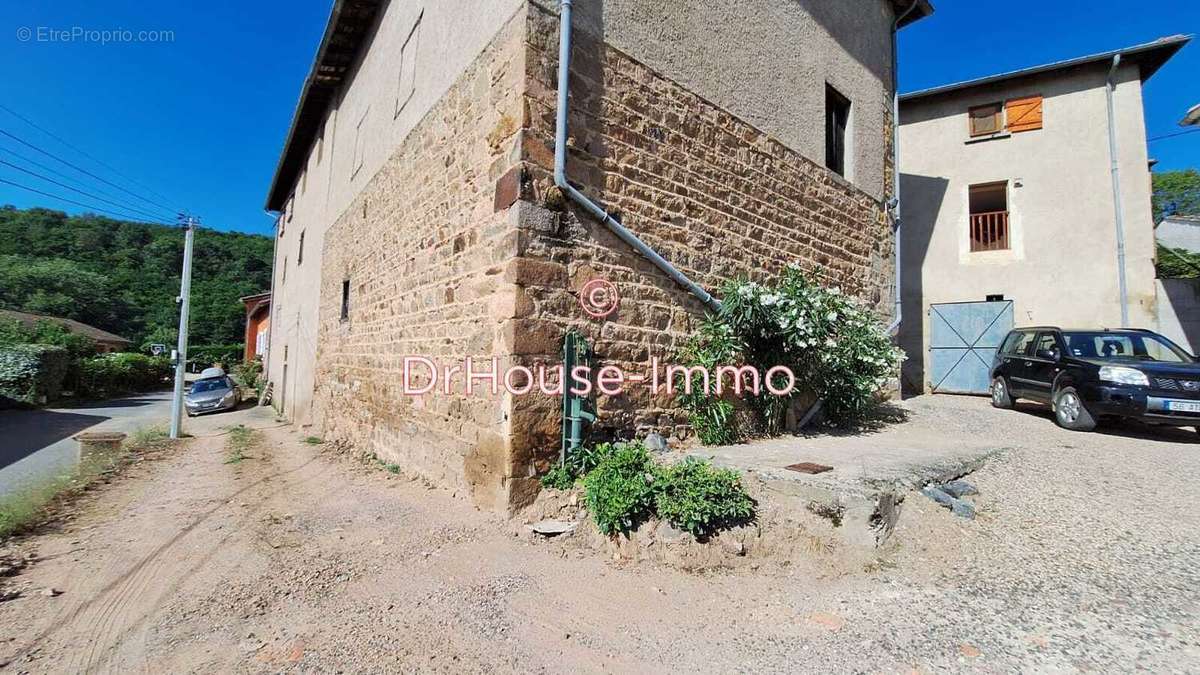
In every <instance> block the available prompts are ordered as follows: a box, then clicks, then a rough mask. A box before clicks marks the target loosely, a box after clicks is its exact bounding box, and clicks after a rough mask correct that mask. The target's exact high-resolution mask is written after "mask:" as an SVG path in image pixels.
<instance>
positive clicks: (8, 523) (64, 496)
mask: <svg viewBox="0 0 1200 675" xmlns="http://www.w3.org/2000/svg"><path fill="white" fill-rule="evenodd" d="M170 443H172V441H171V440H170V439H168V438H167V433H166V432H165V431H164V430H162V429H160V428H153V427H152V428H146V429H139V430H137V431H135V432H134V433H133V434H131V435H130V436H129V438H127V439H126V440H125V442H124V444H123V445H122V447H121V450H120V452H119V453H118V454H116V455H114V456H111V457H90V458H88V459H87V460H85V461H81V462H80V463H79V464H78V465H77V466H75V467H74V468H73V469H71V470H70V471H67V472H64V473H62V474H59V475H57V476H53V477H50V478H47V479H45V480H41V481H37V482H35V483H31V484H29V485H25V486H21V487H18V488H17V489H16V490H13V491H10V492H8V493H7V494H5V495H3V496H2V497H0V539H5V538H7V537H10V536H12V535H15V534H20V533H22V532H27V531H29V530H32V529H34V528H35V527H37V526H38V525H41V524H43V523H44V522H46V521H47V520H49V519H51V517H52V516H53V515H54V512H55V510H56V509H57V508H59V507H61V506H63V505H65V504H66V503H68V502H69V501H70V500H72V499H74V498H75V497H77V496H78V495H79V494H81V493H82V492H83V491H84V490H86V489H87V488H88V487H89V486H90V485H92V484H93V483H95V482H96V481H97V480H98V479H100V478H101V477H103V476H106V475H111V474H113V473H115V472H117V471H119V470H120V469H121V468H122V467H123V466H124V465H125V464H126V463H127V461H128V458H129V457H131V456H132V455H136V454H140V453H144V452H146V451H148V450H154V449H160V448H162V447H164V446H166V445H168V444H170Z"/></svg>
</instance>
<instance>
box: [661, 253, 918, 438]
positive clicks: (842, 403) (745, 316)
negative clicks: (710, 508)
mask: <svg viewBox="0 0 1200 675" xmlns="http://www.w3.org/2000/svg"><path fill="white" fill-rule="evenodd" d="M723 295H724V298H723V300H722V307H721V311H720V312H719V313H718V314H716V315H711V316H709V317H708V319H707V320H706V321H705V323H704V324H703V325H702V326H701V330H700V333H699V334H698V335H697V336H696V337H695V338H694V339H693V340H692V341H691V342H690V343H689V344H688V345H687V347H686V348H685V349H684V351H683V354H682V355H681V358H682V360H684V361H685V362H686V363H687V364H688V365H705V366H711V365H712V364H714V363H721V364H729V365H738V366H740V365H750V366H755V367H756V368H757V369H758V371H759V372H760V373H766V372H767V371H768V370H769V369H771V368H773V367H775V366H780V365H782V366H786V367H788V368H789V369H790V370H791V371H792V373H793V374H794V375H795V376H796V390H795V392H794V393H793V394H792V397H795V396H799V395H801V394H803V393H804V392H805V391H810V392H813V393H815V394H816V395H817V396H818V397H820V398H821V399H822V401H823V402H824V403H823V410H824V411H825V415H826V418H827V419H828V420H829V421H830V422H833V423H835V424H839V425H847V424H853V423H854V422H856V421H859V420H861V419H862V418H863V417H864V416H865V415H866V414H867V413H868V412H869V411H870V409H871V407H872V406H873V405H874V402H875V396H876V394H877V393H878V392H879V391H880V389H881V388H882V387H883V385H884V384H885V383H886V382H887V379H888V378H889V377H891V376H893V375H894V374H895V370H896V366H897V364H898V363H899V362H900V360H901V359H903V358H904V352H902V351H901V350H899V349H898V348H896V347H895V346H894V345H893V344H892V341H891V338H890V337H889V336H888V334H887V330H886V327H885V326H884V325H883V323H882V322H881V321H880V320H879V319H878V318H877V317H876V316H875V315H874V314H872V313H871V311H870V310H869V309H867V308H866V307H864V306H863V305H862V304H861V303H860V302H859V301H858V300H857V299H855V298H852V297H849V296H846V295H844V294H842V293H841V292H840V291H839V290H838V289H837V288H825V287H823V286H821V285H819V284H816V283H814V282H812V281H810V280H809V279H808V278H807V277H805V276H804V274H803V273H802V272H801V271H800V270H799V269H798V268H796V267H791V266H789V267H788V269H787V270H786V271H785V272H784V273H783V275H782V276H781V278H780V279H779V280H778V282H777V283H776V284H775V285H773V286H767V285H763V284H758V283H754V282H751V281H735V282H731V283H729V284H726V286H725V288H724V290H723ZM779 377H781V378H782V379H783V380H784V381H783V382H782V383H780V384H786V376H779ZM712 386H713V387H714V388H715V382H714V383H712ZM726 389H728V384H726ZM707 393H708V394H709V395H703V394H704V392H697V391H695V390H693V393H692V395H690V396H688V395H685V396H684V397H683V404H684V405H685V406H686V407H687V408H688V409H689V410H690V412H691V413H692V422H693V426H694V428H695V429H696V431H697V433H698V434H699V435H700V438H701V440H702V441H703V442H705V443H714V442H716V443H727V442H730V439H731V438H736V437H738V436H739V434H738V433H737V431H736V430H735V429H731V428H730V427H731V425H732V424H733V419H734V416H733V415H732V414H728V413H730V411H729V410H728V409H722V408H721V406H720V404H721V403H724V404H725V405H728V402H727V401H722V400H721V399H719V398H717V397H716V396H715V395H714V392H707ZM747 401H748V402H749V403H750V405H751V407H752V408H753V409H754V410H755V412H756V413H757V414H758V415H759V416H760V417H761V420H760V421H761V422H762V424H763V426H764V428H765V429H766V430H767V432H768V433H777V432H778V431H780V429H781V428H782V424H783V418H784V413H785V411H786V410H787V407H788V404H789V403H790V401H791V397H780V396H775V395H773V394H771V393H769V392H767V391H766V389H765V388H764V389H763V390H762V392H761V393H760V394H759V395H757V396H750V395H748V398H747ZM722 411H723V412H725V413H726V414H725V415H723V416H721V415H718V414H716V413H720V412H722ZM722 420H725V422H726V423H722Z"/></svg>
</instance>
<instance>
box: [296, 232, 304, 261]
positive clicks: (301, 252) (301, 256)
mask: <svg viewBox="0 0 1200 675" xmlns="http://www.w3.org/2000/svg"><path fill="white" fill-rule="evenodd" d="M303 264H304V230H300V250H299V251H297V252H296V266H297V267H299V266H300V265H303Z"/></svg>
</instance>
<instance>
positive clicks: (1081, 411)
mask: <svg viewBox="0 0 1200 675" xmlns="http://www.w3.org/2000/svg"><path fill="white" fill-rule="evenodd" d="M1054 421H1056V422H1058V426H1060V427H1062V428H1064V429H1070V430H1072V431H1091V430H1092V429H1095V428H1096V420H1095V418H1093V417H1092V414H1091V413H1089V412H1088V409H1087V406H1085V405H1084V404H1083V399H1081V398H1079V392H1077V391H1075V387H1063V388H1062V389H1059V390H1058V391H1057V392H1055V393H1054Z"/></svg>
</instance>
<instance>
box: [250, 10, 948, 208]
mask: <svg viewBox="0 0 1200 675" xmlns="http://www.w3.org/2000/svg"><path fill="white" fill-rule="evenodd" d="M386 4H387V0H334V3H333V9H332V10H330V12H329V20H328V22H327V23H326V24H325V34H324V36H322V37H321V44H320V45H319V46H318V47H317V56H316V58H314V59H313V64H312V67H311V68H309V71H308V76H307V77H305V78H304V85H303V86H302V87H301V89H300V100H299V101H298V102H297V103H296V109H295V111H294V112H293V113H292V123H291V125H290V126H289V127H288V133H287V140H285V141H284V143H283V152H281V153H280V155H279V161H278V163H277V164H276V165H275V176H274V178H272V179H271V187H270V189H268V191H267V203H266V209H267V210H268V211H279V210H281V209H283V206H284V204H286V203H287V199H288V196H289V195H290V194H291V192H292V188H293V186H294V185H295V183H296V177H297V176H299V175H300V171H301V170H302V169H303V168H304V163H305V161H306V160H307V158H308V153H309V148H310V147H311V146H312V143H313V140H314V139H316V137H317V134H318V133H319V132H320V130H321V124H322V123H323V122H324V119H325V113H326V111H327V110H328V109H329V105H330V104H331V103H332V102H333V100H334V99H335V98H336V97H337V95H338V92H339V90H340V89H341V86H342V83H343V82H344V81H345V79H346V77H348V76H349V75H350V72H351V69H352V67H353V65H354V63H355V61H356V60H357V59H358V57H359V52H360V51H361V50H362V49H363V48H364V45H366V44H367V43H369V42H370V37H371V35H372V33H373V32H374V29H375V22H376V20H377V19H378V17H379V13H380V11H381V10H382V8H383V7H384V6H385V5H386ZM892 5H893V6H894V7H895V8H896V14H897V15H903V14H904V13H905V11H906V10H909V9H910V8H911V9H912V11H911V12H908V14H907V15H906V16H905V17H904V20H903V21H901V22H900V27H901V28H903V27H904V26H907V25H909V24H911V23H913V22H914V21H919V20H920V19H923V18H925V17H927V16H929V15H930V14H932V13H933V5H932V4H931V3H930V2H929V0H892Z"/></svg>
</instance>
